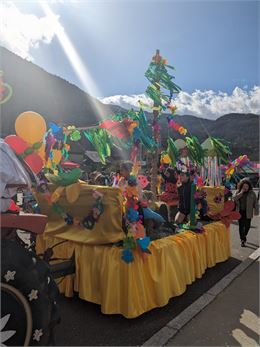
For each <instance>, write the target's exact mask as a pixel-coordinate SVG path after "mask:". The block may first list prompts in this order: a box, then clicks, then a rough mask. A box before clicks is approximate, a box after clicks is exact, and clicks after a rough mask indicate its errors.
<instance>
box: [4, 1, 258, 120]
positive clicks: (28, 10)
mask: <svg viewBox="0 0 260 347" xmlns="http://www.w3.org/2000/svg"><path fill="white" fill-rule="evenodd" d="M0 10H1V17H2V18H1V19H2V21H1V22H2V29H1V37H0V40H1V45H2V46H5V47H6V48H8V49H10V50H11V51H13V52H14V53H16V54H18V55H20V56H21V57H23V58H25V59H28V60H31V61H32V62H34V63H35V64H37V65H39V66H41V67H42V68H44V69H45V70H46V71H48V72H50V73H53V74H55V75H58V76H60V77H62V78H64V79H66V80H68V81H70V82H71V83H73V84H75V85H77V86H79V87H80V88H82V89H83V90H85V91H87V92H88V93H90V94H91V95H93V96H96V97H99V98H100V100H102V101H103V102H105V103H114V104H119V105H121V106H124V107H130V106H137V105H138V104H137V101H138V99H140V98H142V99H145V98H146V97H145V95H144V92H145V89H146V87H147V85H148V81H147V80H146V78H145V77H144V73H145V71H146V69H147V67H148V65H149V62H150V61H151V58H152V56H153V55H154V52H155V50H156V49H157V48H158V49H160V52H161V55H162V56H163V57H165V58H167V60H168V61H169V63H170V64H171V65H174V66H175V68H176V71H174V75H175V82H176V83H177V84H178V85H179V86H180V87H181V88H182V92H181V93H180V94H179V95H178V96H177V98H176V100H175V103H176V105H177V107H178V111H179V113H180V114H187V113H189V114H194V115H197V116H201V117H207V118H217V117H219V116H220V115H222V114H225V113H229V112H252V113H259V114H260V87H259V85H260V81H259V79H260V76H259V74H260V71H259V65H260V54H259V48H260V47H259V44H260V40H259V39H260V37H259V36H260V34H259V32H260V2H259V1H250V0H246V1H242V0H241V1H221V0H220V1H210V0H208V1H185V0H179V1H177V0H176V1H174V0H157V1H155V0H103V1H102V0H95V1H93V0H82V1H80V0H78V1H70V0H64V1H62V0H50V1H2V2H1V9H0ZM148 102H149V100H148Z"/></svg>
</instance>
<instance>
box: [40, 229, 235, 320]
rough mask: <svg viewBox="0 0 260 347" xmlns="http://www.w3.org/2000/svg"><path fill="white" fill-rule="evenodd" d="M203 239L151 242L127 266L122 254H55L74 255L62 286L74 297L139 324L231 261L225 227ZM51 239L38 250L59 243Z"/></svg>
mask: <svg viewBox="0 0 260 347" xmlns="http://www.w3.org/2000/svg"><path fill="white" fill-rule="evenodd" d="M205 230H206V231H205V233H203V234H195V233H193V232H191V231H185V232H183V233H181V234H177V235H174V236H169V237H166V238H163V239H160V240H156V241H153V242H152V243H151V245H150V247H149V249H150V251H151V253H152V254H151V255H149V256H148V257H147V258H146V259H145V260H143V259H142V257H141V256H140V255H139V253H137V252H136V253H135V254H134V256H135V260H134V262H133V263H131V264H126V263H124V262H123V261H122V260H121V249H120V248H118V247H115V246H113V247H111V246H105V245H88V244H82V243H79V242H73V241H69V242H67V243H65V244H62V245H60V246H58V247H56V248H55V256H60V257H63V258H66V257H69V256H71V255H72V253H73V252H75V258H76V273H75V275H74V276H67V277H66V278H65V279H64V280H63V281H62V282H61V284H60V285H59V287H60V291H61V292H62V293H64V294H65V295H66V296H68V297H69V296H72V295H73V290H75V291H77V292H78V293H79V297H80V298H81V299H84V300H86V301H90V302H94V303H97V304H99V305H101V310H102V312H103V313H105V314H116V313H118V314H122V315H123V316H125V317H127V318H135V317H137V316H139V315H141V314H142V313H144V312H147V311H149V310H151V309H153V308H155V307H161V306H164V305H166V304H167V303H168V301H169V299H170V298H172V297H174V296H178V295H181V294H182V293H184V292H185V290H186V287H187V285H188V284H191V283H192V282H194V281H195V280H196V278H201V277H202V275H203V273H204V272H205V270H206V269H207V268H208V267H213V266H215V265H216V263H219V262H223V261H225V260H227V259H228V258H229V256H230V231H229V229H227V228H226V227H225V226H224V224H222V223H221V222H215V223H212V224H209V225H207V226H205ZM60 241H61V240H60V238H56V237H53V236H51V235H45V236H41V237H40V238H39V239H38V245H37V246H38V249H39V250H42V249H43V248H46V246H47V245H52V244H54V243H57V242H60Z"/></svg>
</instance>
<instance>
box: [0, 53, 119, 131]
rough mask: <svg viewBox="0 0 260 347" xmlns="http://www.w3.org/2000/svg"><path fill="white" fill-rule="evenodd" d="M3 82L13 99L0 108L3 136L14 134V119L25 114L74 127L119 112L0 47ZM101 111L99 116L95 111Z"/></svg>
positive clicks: (85, 124) (94, 122)
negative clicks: (11, 90) (40, 116)
mask: <svg viewBox="0 0 260 347" xmlns="http://www.w3.org/2000/svg"><path fill="white" fill-rule="evenodd" d="M0 69H1V70H3V73H4V76H3V79H4V82H6V83H8V84H9V85H11V86H12V89H13V96H12V98H11V99H10V100H9V101H8V102H7V103H5V104H3V105H2V107H1V132H2V134H4V135H6V134H10V133H14V123H15V119H16V117H17V116H18V115H19V114H20V113H22V112H24V111H29V110H30V111H35V112H38V113H40V114H41V115H42V116H43V117H44V118H45V120H46V121H47V122H48V121H54V122H62V123H64V124H67V125H69V124H71V125H76V126H88V125H93V124H97V123H98V121H99V120H100V119H101V117H106V116H108V115H109V114H111V113H114V112H119V111H122V110H123V109H122V108H121V107H119V106H111V107H110V106H108V105H104V104H102V103H101V102H100V101H98V100H97V99H95V98H93V97H91V96H90V95H89V94H87V93H85V92H83V91H82V90H81V89H79V88H78V87H76V86H75V85H73V84H71V83H69V82H67V81H65V80H64V79H62V78H60V77H58V76H54V75H52V74H50V73H48V72H46V71H44V70H43V69H42V68H40V67H38V66H37V65H35V64H33V63H31V62H29V61H27V60H24V59H22V58H20V57H19V56H17V55H15V54H14V53H11V52H10V51H8V50H7V49H5V48H3V47H0ZM98 110H99V111H100V113H99V112H98Z"/></svg>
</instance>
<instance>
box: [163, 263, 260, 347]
mask: <svg viewBox="0 0 260 347" xmlns="http://www.w3.org/2000/svg"><path fill="white" fill-rule="evenodd" d="M259 334H260V319H259V258H258V259H257V260H256V261H254V262H253V263H252V264H251V265H250V266H249V267H248V268H247V269H246V270H245V271H244V272H242V273H241V275H239V276H238V277H237V278H236V279H235V280H234V281H233V282H232V283H231V284H230V285H229V286H228V287H227V288H226V289H225V290H224V291H223V292H221V293H220V294H219V295H218V296H217V297H216V298H215V300H214V301H212V302H211V303H210V304H209V305H208V306H207V307H206V308H205V309H204V310H203V311H201V312H200V313H199V314H198V315H197V316H195V317H194V318H193V319H192V320H191V321H190V322H189V323H187V324H186V325H185V326H184V327H183V328H182V329H181V330H179V331H178V332H177V333H176V335H174V336H173V337H172V338H171V339H170V340H169V341H168V343H167V344H166V345H167V346H191V345H192V346H259Z"/></svg>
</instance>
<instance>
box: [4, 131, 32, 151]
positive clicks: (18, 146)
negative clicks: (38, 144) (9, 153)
mask: <svg viewBox="0 0 260 347" xmlns="http://www.w3.org/2000/svg"><path fill="white" fill-rule="evenodd" d="M5 142H6V143H7V144H8V145H9V146H10V147H11V148H12V150H13V151H14V152H15V153H16V154H22V153H23V152H24V151H25V150H26V149H27V148H28V147H29V144H28V143H27V142H25V141H24V140H23V139H21V138H20V137H19V136H17V135H8V136H6V138H5Z"/></svg>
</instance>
